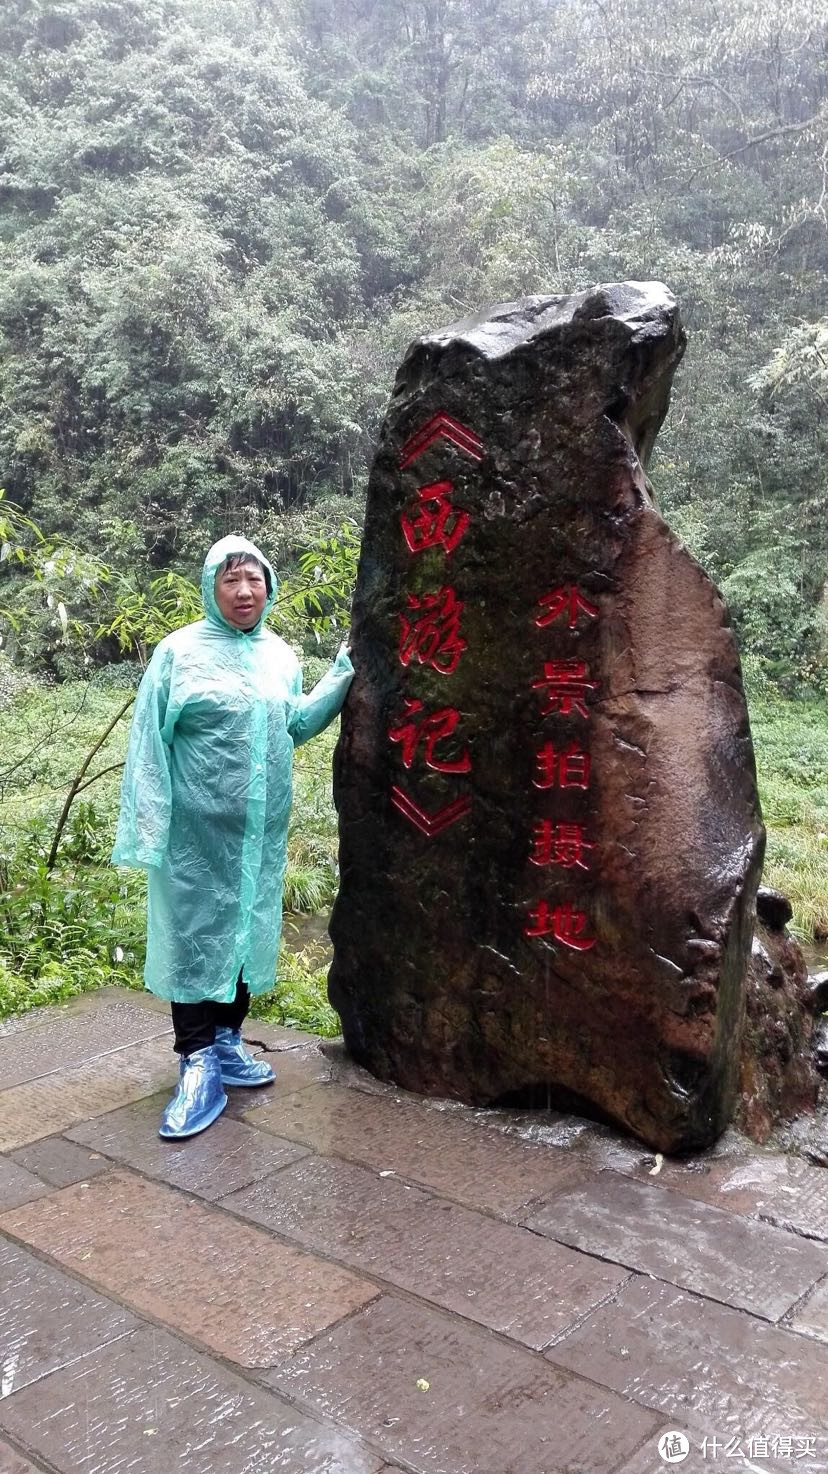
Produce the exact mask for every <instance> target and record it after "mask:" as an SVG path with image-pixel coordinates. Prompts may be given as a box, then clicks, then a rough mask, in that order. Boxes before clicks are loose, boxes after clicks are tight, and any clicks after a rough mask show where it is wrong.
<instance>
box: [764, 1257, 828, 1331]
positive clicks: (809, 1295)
mask: <svg viewBox="0 0 828 1474" xmlns="http://www.w3.org/2000/svg"><path fill="white" fill-rule="evenodd" d="M825 1289H828V1269H827V1270H826V1272H825V1274H824V1275H823V1276H822V1279H819V1280H817V1282H816V1284H815V1285H810V1286H809V1287H808V1289H807V1290H803V1292H802V1294H801V1295H800V1297H799V1299H798V1300H797V1301H795V1302H794V1304H793V1305H791V1306H789V1307H788V1309H787V1310H786V1311H785V1314H784V1315H783V1316H781V1317H780V1319H779V1320H778V1321H777V1322H776V1324H777V1325H778V1326H781V1328H782V1329H783V1330H785V1331H792V1332H793V1334H794V1335H797V1336H803V1335H807V1334H808V1333H807V1331H799V1330H797V1329H796V1328H795V1327H794V1326H792V1325H791V1322H792V1321H793V1319H794V1318H795V1317H796V1316H797V1315H799V1314H800V1312H801V1311H802V1310H804V1309H805V1307H806V1305H807V1304H808V1302H809V1300H812V1299H813V1298H814V1296H815V1295H819V1294H820V1292H821V1291H822V1290H825ZM810 1339H818V1338H813V1337H812V1338H810Z"/></svg>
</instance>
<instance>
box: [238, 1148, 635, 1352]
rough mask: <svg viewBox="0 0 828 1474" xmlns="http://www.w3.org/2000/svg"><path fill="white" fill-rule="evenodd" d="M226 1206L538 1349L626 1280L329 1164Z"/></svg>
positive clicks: (301, 1170) (310, 1166)
mask: <svg viewBox="0 0 828 1474" xmlns="http://www.w3.org/2000/svg"><path fill="white" fill-rule="evenodd" d="M224 1202H225V1204H226V1206H227V1207H228V1208H231V1209H232V1210H233V1212H234V1213H239V1214H242V1215H243V1216H245V1217H248V1218H251V1219H252V1220H253V1221H254V1222H256V1223H262V1224H265V1225H266V1226H267V1227H268V1228H271V1229H273V1230H275V1231H276V1232H277V1233H279V1234H282V1235H284V1236H285V1237H286V1238H290V1239H296V1240H297V1241H298V1242H299V1243H301V1244H304V1245H305V1246H306V1247H308V1248H310V1249H315V1250H318V1251H319V1252H321V1253H324V1254H328V1255H330V1256H331V1257H333V1258H335V1259H339V1260H342V1261H343V1262H344V1263H346V1264H349V1265H351V1266H352V1267H353V1268H354V1269H357V1270H359V1269H361V1270H364V1271H366V1272H368V1273H370V1274H372V1275H375V1276H377V1277H378V1278H380V1279H383V1280H387V1281H389V1282H390V1283H391V1284H394V1285H397V1286H399V1287H400V1288H402V1289H406V1290H410V1291H411V1292H412V1293H413V1294H416V1295H420V1296H423V1297H425V1298H427V1299H429V1300H431V1301H433V1302H434V1303H435V1304H436V1305H441V1306H443V1307H445V1308H446V1309H447V1310H454V1311H456V1312H457V1313H458V1314H459V1315H462V1316H466V1317H467V1318H468V1319H469V1320H473V1321H478V1322H480V1324H482V1325H485V1326H490V1327H491V1328H492V1329H493V1330H497V1331H501V1332H503V1334H504V1335H507V1336H509V1337H511V1338H512V1339H513V1340H516V1341H521V1342H523V1343H524V1344H525V1345H527V1346H531V1347H534V1348H536V1349H540V1348H542V1347H544V1346H548V1345H549V1343H550V1342H551V1341H552V1340H553V1339H554V1337H555V1336H557V1335H559V1334H560V1333H561V1332H562V1331H563V1330H564V1329H565V1328H566V1327H567V1326H569V1325H571V1324H572V1323H573V1322H574V1321H575V1320H576V1319H577V1318H578V1317H579V1316H581V1315H583V1314H584V1313H585V1312H586V1311H587V1310H588V1309H589V1307H590V1306H592V1305H597V1304H598V1303H600V1301H602V1300H603V1299H605V1298H606V1297H607V1296H608V1295H610V1294H611V1293H612V1292H613V1291H614V1290H616V1289H617V1288H618V1286H619V1285H620V1284H622V1283H623V1282H624V1280H625V1279H626V1278H627V1271H626V1270H623V1269H617V1268H615V1267H613V1266H610V1265H606V1264H600V1263H598V1262H597V1261H596V1260H593V1259H588V1258H587V1257H586V1256H585V1255H580V1254H576V1253H573V1252H572V1251H571V1250H569V1249H562V1248H561V1247H560V1246H559V1245H554V1246H553V1245H552V1244H551V1243H549V1242H546V1241H544V1240H543V1239H542V1238H540V1237H538V1236H536V1235H533V1234H530V1233H526V1232H525V1231H524V1230H523V1229H520V1228H517V1227H513V1226H512V1225H511V1224H506V1223H500V1222H498V1221H497V1220H496V1219H492V1218H486V1217H484V1216H483V1215H481V1214H479V1213H473V1212H470V1211H469V1210H468V1209H466V1208H460V1207H457V1206H456V1205H455V1204H454V1203H448V1202H446V1201H445V1200H442V1199H435V1198H432V1197H430V1196H429V1195H428V1194H426V1193H424V1192H422V1191H421V1190H420V1189H419V1188H416V1187H407V1186H406V1185H405V1184H403V1183H401V1182H399V1181H397V1180H396V1179H395V1178H391V1177H386V1178H380V1177H378V1176H377V1175H375V1174H374V1173H372V1172H368V1171H366V1170H365V1169H363V1168H361V1167H356V1166H352V1165H350V1164H348V1163H345V1162H337V1161H335V1160H327V1159H322V1158H319V1157H306V1158H305V1159H304V1160H303V1161H301V1162H298V1163H296V1164H295V1166H293V1167H288V1168H286V1169H285V1170H284V1171H282V1172H280V1173H278V1174H277V1175H276V1176H275V1177H269V1178H266V1179H265V1180H264V1181H263V1182H259V1183H256V1184H255V1185H254V1186H253V1187H250V1188H245V1189H244V1190H243V1191H242V1192H240V1193H235V1194H233V1196H232V1197H230V1198H227V1199H225V1200H224Z"/></svg>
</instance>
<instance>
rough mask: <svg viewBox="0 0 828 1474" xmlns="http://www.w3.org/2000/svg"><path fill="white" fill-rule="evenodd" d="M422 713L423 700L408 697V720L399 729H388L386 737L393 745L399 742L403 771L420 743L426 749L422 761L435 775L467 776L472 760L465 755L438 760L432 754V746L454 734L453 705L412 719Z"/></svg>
mask: <svg viewBox="0 0 828 1474" xmlns="http://www.w3.org/2000/svg"><path fill="white" fill-rule="evenodd" d="M422 711H423V703H422V701H416V700H414V699H412V698H407V699H406V703H405V716H406V717H407V718H408V720H407V721H405V720H404V721H402V722H401V723H400V724H399V726H395V727H389V728H388V736H389V737H390V739H391V741H392V742H400V743H402V760H403V765H404V766H405V767H406V768H410V767H411V764H412V763H413V761H414V758H415V756H416V753H417V748H418V747H419V745H420V743H422V744H423V746H424V748H425V762H426V766H427V767H429V768H434V769H436V771H437V772H438V773H468V772H470V771H471V758H470V757H469V754H468V752H464V753H463V755H462V757H459V758H449V759H445V758H443V759H440V758H438V757H437V756H436V755H435V751H434V749H435V747H436V746H437V743H438V742H442V741H443V740H444V738H447V737H451V736H453V734H454V731H455V728H456V727H457V723H458V721H459V720H460V713H459V711H457V710H456V708H455V707H453V706H443V707H441V708H440V710H439V711H432V712H428V713H426V714H425V715H423V716H422V717H419V720H414V718H416V717H418V715H419V713H420V712H422Z"/></svg>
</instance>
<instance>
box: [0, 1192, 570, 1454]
mask: <svg viewBox="0 0 828 1474" xmlns="http://www.w3.org/2000/svg"><path fill="white" fill-rule="evenodd" d="M57 1191H63V1189H56V1192H57ZM195 1201H198V1202H200V1201H201V1200H200V1199H196V1200H195ZM211 1206H212V1205H211ZM242 1221H243V1222H244V1223H245V1224H246V1226H248V1227H249V1226H250V1225H249V1220H247V1219H245V1220H242ZM272 1237H275V1236H273V1235H272ZM2 1239H6V1240H7V1241H8V1242H9V1243H11V1244H14V1245H15V1246H16V1247H17V1248H20V1249H24V1250H25V1251H26V1252H27V1253H28V1254H31V1256H32V1258H35V1259H38V1260H40V1262H41V1263H42V1264H45V1265H46V1266H47V1267H48V1268H49V1269H54V1270H57V1271H58V1272H59V1273H60V1274H61V1275H63V1276H64V1277H65V1278H66V1279H68V1280H72V1281H74V1282H75V1283H76V1284H78V1285H80V1286H81V1287H82V1288H84V1289H87V1290H90V1291H92V1292H93V1293H94V1294H95V1295H96V1296H97V1297H98V1298H99V1299H101V1300H108V1301H110V1302H111V1303H112V1304H113V1305H117V1306H118V1307H119V1308H120V1309H122V1310H124V1311H126V1312H127V1313H128V1314H129V1315H130V1316H131V1317H132V1318H133V1320H134V1321H135V1322H136V1325H134V1326H130V1327H128V1328H127V1329H126V1330H124V1331H121V1332H119V1333H118V1335H116V1336H112V1337H111V1339H110V1340H109V1341H107V1342H105V1343H103V1345H102V1346H93V1347H90V1349H89V1350H88V1351H83V1352H80V1353H79V1354H78V1355H77V1356H72V1357H69V1358H68V1359H67V1360H66V1361H65V1362H61V1363H60V1365H59V1366H57V1367H53V1368H52V1369H51V1370H49V1371H47V1372H42V1373H40V1374H39V1375H38V1376H36V1377H32V1378H31V1380H30V1381H28V1382H25V1383H23V1385H22V1386H21V1387H20V1388H15V1389H14V1391H13V1392H11V1393H9V1394H7V1396H6V1397H4V1398H3V1399H2V1401H0V1411H1V1410H2V1407H3V1404H4V1403H5V1404H7V1405H8V1403H9V1402H10V1401H11V1400H12V1399H13V1398H14V1397H15V1396H16V1394H17V1393H18V1392H23V1391H25V1390H26V1389H27V1388H29V1387H34V1386H37V1385H38V1384H40V1383H43V1384H45V1383H46V1382H48V1380H49V1379H50V1378H51V1377H54V1376H57V1375H59V1374H60V1373H61V1372H62V1371H64V1370H65V1369H66V1368H68V1367H73V1366H77V1365H78V1364H79V1363H80V1362H82V1361H85V1360H87V1359H88V1358H89V1357H91V1356H95V1355H97V1354H98V1353H99V1352H100V1351H101V1350H104V1349H106V1348H107V1347H109V1346H114V1345H115V1344H116V1343H117V1342H119V1341H124V1340H126V1339H128V1338H129V1337H130V1336H134V1335H135V1334H136V1332H137V1331H138V1330H140V1329H142V1328H146V1329H148V1330H157V1331H159V1332H161V1333H162V1334H164V1335H165V1336H170V1337H173V1338H174V1339H176V1340H178V1341H181V1342H183V1343H184V1344H185V1345H186V1346H187V1347H188V1349H189V1350H190V1351H191V1352H192V1353H193V1355H195V1356H199V1357H203V1358H205V1359H206V1360H208V1361H210V1362H213V1363H215V1364H216V1365H217V1366H220V1367H221V1368H222V1369H223V1370H224V1371H225V1372H228V1373H229V1374H230V1375H232V1376H233V1377H235V1378H236V1379H238V1380H240V1381H243V1382H246V1383H249V1384H250V1385H251V1387H255V1388H257V1389H258V1390H260V1391H264V1392H266V1393H267V1394H268V1395H269V1396H272V1397H277V1398H278V1399H281V1400H282V1401H283V1402H285V1403H288V1404H289V1405H290V1406H291V1407H294V1408H295V1409H296V1411H297V1412H299V1413H301V1414H302V1415H303V1416H305V1417H309V1418H310V1419H312V1421H313V1422H315V1423H317V1424H318V1425H319V1426H320V1427H325V1426H326V1424H330V1425H332V1426H334V1427H336V1428H338V1429H341V1430H342V1431H343V1432H344V1433H347V1434H348V1435H349V1436H350V1437H352V1438H353V1439H354V1440H356V1441H357V1442H359V1443H360V1444H361V1445H362V1446H363V1447H364V1448H365V1449H366V1450H367V1451H368V1452H369V1453H370V1455H371V1457H373V1458H376V1459H381V1460H384V1459H385V1458H386V1455H385V1453H384V1452H383V1451H382V1449H379V1448H374V1447H373V1446H372V1445H371V1443H370V1440H367V1439H365V1438H364V1437H363V1436H362V1435H361V1434H359V1433H358V1432H357V1431H356V1430H355V1429H353V1428H351V1427H350V1426H349V1425H348V1424H347V1423H346V1422H345V1421H344V1420H342V1419H339V1418H336V1417H334V1416H332V1415H331V1416H326V1417H322V1416H320V1414H319V1411H318V1409H316V1408H314V1407H313V1405H312V1404H311V1403H309V1402H308V1403H306V1402H305V1401H304V1400H303V1399H302V1398H301V1397H298V1396H296V1395H295V1394H294V1393H292V1392H288V1391H284V1392H283V1391H281V1390H279V1391H278V1392H277V1391H276V1390H275V1389H274V1388H273V1387H271V1386H270V1385H269V1383H268V1382H267V1381H266V1380H265V1376H266V1374H267V1372H268V1371H271V1370H276V1369H277V1368H278V1367H279V1366H280V1365H281V1364H282V1362H281V1360H280V1361H279V1362H277V1363H274V1367H273V1368H269V1367H249V1366H243V1365H241V1364H240V1363H239V1362H237V1361H233V1360H232V1358H231V1357H228V1356H225V1355H223V1354H222V1352H220V1351H218V1350H216V1349H214V1348H213V1347H211V1346H207V1345H206V1344H205V1343H204V1342H203V1341H200V1340H198V1339H197V1338H195V1337H193V1336H192V1335H190V1334H188V1332H187V1331H186V1330H182V1329H180V1328H179V1327H176V1326H172V1325H170V1324H169V1323H168V1322H167V1321H162V1320H159V1319H158V1317H157V1316H155V1315H153V1314H152V1312H151V1311H149V1310H146V1309H145V1308H143V1307H142V1308H137V1307H136V1306H135V1305H133V1304H131V1303H130V1302H129V1301H128V1300H124V1299H123V1298H122V1296H121V1295H119V1294H118V1292H117V1291H114V1290H110V1289H106V1290H102V1289H101V1287H100V1285H98V1284H96V1283H95V1282H94V1281H92V1280H88V1279H87V1278H86V1277H85V1276H84V1275H83V1274H82V1273H81V1272H80V1271H78V1270H76V1269H75V1268H74V1267H72V1268H69V1267H67V1265H66V1264H65V1263H64V1262H63V1261H62V1260H59V1259H54V1258H52V1256H51V1255H50V1254H49V1253H48V1252H47V1251H45V1250H42V1249H41V1248H40V1247H39V1246H37V1245H35V1244H31V1243H29V1242H28V1240H25V1239H18V1238H17V1237H16V1235H14V1234H12V1233H10V1232H9V1231H8V1230H7V1229H6V1228H5V1227H0V1240H2ZM289 1246H290V1247H294V1245H293V1242H292V1241H290V1243H289ZM300 1247H301V1246H300ZM303 1252H304V1251H303ZM343 1267H345V1268H347V1266H343ZM351 1272H352V1273H353V1271H351ZM382 1293H385V1292H384V1290H382V1289H378V1290H377V1295H376V1296H374V1297H373V1298H372V1299H371V1300H367V1301H365V1302H364V1303H363V1304H362V1305H357V1306H354V1307H353V1308H352V1309H351V1310H349V1311H347V1312H346V1313H345V1314H343V1315H341V1316H340V1317H339V1318H338V1319H337V1320H333V1321H331V1322H330V1323H329V1324H328V1325H327V1326H322V1327H320V1329H319V1331H316V1332H314V1334H313V1335H312V1336H311V1337H309V1338H308V1340H307V1341H303V1342H302V1345H301V1348H299V1349H302V1350H304V1348H305V1346H311V1345H312V1344H313V1342H314V1341H315V1340H316V1339H317V1337H319V1336H322V1335H324V1334H326V1333H330V1332H332V1331H334V1330H339V1329H340V1328H341V1327H342V1326H343V1325H344V1324H345V1323H346V1322H347V1321H348V1320H350V1319H351V1318H352V1317H353V1316H355V1315H359V1314H360V1312H361V1311H363V1310H365V1308H366V1306H367V1305H371V1304H373V1303H374V1300H375V1299H377V1298H378V1297H379V1296H380V1295H381V1294H382ZM404 1298H409V1297H407V1296H406V1297H404ZM410 1298H411V1299H412V1300H413V1301H414V1302H415V1303H417V1304H420V1303H422V1302H420V1301H418V1300H417V1299H416V1297H414V1296H412V1297H410ZM426 1303H428V1302H426ZM431 1308H433V1309H434V1310H435V1311H437V1312H439V1307H437V1306H434V1307H431ZM447 1318H448V1319H451V1318H452V1317H451V1316H450V1315H449V1316H448V1317H447ZM457 1318H458V1319H460V1317H457ZM477 1329H479V1330H482V1329H485V1328H483V1327H479V1326H478V1327H477ZM498 1339H506V1338H500V1337H498ZM507 1344H509V1345H510V1346H514V1345H515V1344H516V1343H515V1342H508V1343H507ZM520 1349H521V1350H523V1349H525V1348H522V1347H521V1348H520ZM533 1354H534V1353H533ZM291 1355H292V1353H287V1354H286V1355H285V1356H284V1357H283V1360H290V1356H291ZM569 1375H570V1376H572V1377H575V1378H577V1379H578V1380H579V1381H585V1380H588V1379H586V1378H583V1377H581V1376H580V1375H579V1374H578V1373H577V1372H572V1373H569ZM3 1437H4V1438H6V1439H9V1434H8V1433H7V1432H6V1430H5V1429H3ZM11 1441H12V1442H14V1441H15V1440H11ZM17 1442H18V1443H19V1439H18V1440H17ZM19 1446H20V1447H21V1449H24V1450H25V1453H24V1456H25V1457H26V1458H27V1459H29V1460H30V1461H32V1460H35V1461H38V1460H39V1461H40V1462H41V1463H43V1466H44V1469H48V1470H49V1474H52V1469H53V1466H52V1465H51V1464H50V1463H49V1462H48V1460H44V1459H43V1455H42V1454H39V1453H38V1452H37V1451H36V1450H31V1449H29V1448H28V1447H27V1446H26V1445H24V1444H20V1445H19ZM54 1474H67V1471H66V1470H65V1469H63V1468H60V1467H59V1466H57V1465H55V1466H54ZM377 1474H381V1470H378V1471H377ZM414 1474H417V1471H416V1470H415V1471H414Z"/></svg>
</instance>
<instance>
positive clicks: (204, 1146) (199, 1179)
mask: <svg viewBox="0 0 828 1474" xmlns="http://www.w3.org/2000/svg"><path fill="white" fill-rule="evenodd" d="M237 1093H240V1092H237ZM247 1093H249V1092H247ZM168 1099H169V1097H168V1096H167V1095H157V1096H151V1097H150V1098H149V1099H147V1100H141V1101H136V1103H135V1104H134V1105H131V1106H126V1107H125V1108H124V1109H123V1110H120V1111H111V1112H109V1114H108V1115H106V1116H103V1117H99V1118H98V1119H97V1120H95V1121H84V1122H83V1123H82V1124H81V1125H80V1126H73V1127H71V1128H70V1130H69V1131H68V1132H67V1135H68V1136H69V1137H71V1139H72V1141H74V1142H83V1143H85V1144H86V1145H88V1146H90V1147H91V1146H94V1147H95V1148H96V1150H97V1151H99V1152H102V1153H104V1154H105V1155H106V1156H107V1157H114V1158H115V1159H116V1160H117V1161H119V1162H125V1163H127V1164H128V1165H129V1166H130V1167H134V1168H136V1169H137V1170H138V1171H139V1172H143V1173H145V1174H146V1175H147V1176H148V1177H156V1178H158V1179H160V1180H161V1181H162V1182H169V1183H171V1184H172V1185H173V1186H174V1187H180V1188H184V1189H185V1190H186V1191H187V1192H191V1193H196V1194H197V1195H198V1196H199V1197H202V1198H207V1199H209V1200H211V1201H212V1200H214V1199H216V1198H220V1197H224V1196H226V1195H227V1194H228V1193H231V1192H235V1191H236V1190H237V1189H238V1188H242V1187H246V1186H247V1185H248V1183H251V1182H255V1181H256V1180H257V1179H259V1178H261V1177H264V1176H265V1175H266V1174H267V1173H270V1172H276V1171H277V1170H278V1169H279V1168H280V1167H284V1166H286V1165H287V1164H288V1163H289V1162H295V1161H297V1160H298V1159H299V1158H300V1157H303V1156H305V1155H306V1150H305V1148H303V1147H301V1146H297V1145H295V1143H293V1142H289V1141H279V1140H278V1138H277V1137H275V1136H271V1135H270V1133H269V1132H266V1131H256V1130H254V1129H253V1128H252V1127H251V1126H247V1125H244V1124H243V1123H242V1122H240V1121H233V1120H225V1118H224V1117H221V1119H220V1120H218V1121H216V1122H215V1124H214V1125H213V1126H211V1127H210V1130H209V1131H206V1132H204V1133H203V1134H202V1135H200V1136H193V1137H190V1138H189V1139H188V1140H186V1141H162V1140H161V1138H160V1137H159V1135H158V1121H159V1117H160V1115H161V1111H162V1109H163V1107H164V1105H165V1104H166V1102H167V1100H168Z"/></svg>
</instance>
